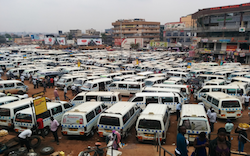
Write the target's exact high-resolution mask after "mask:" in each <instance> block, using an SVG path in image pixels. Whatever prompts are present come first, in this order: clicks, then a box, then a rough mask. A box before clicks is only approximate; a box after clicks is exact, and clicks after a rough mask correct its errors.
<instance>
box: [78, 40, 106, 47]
mask: <svg viewBox="0 0 250 156" xmlns="http://www.w3.org/2000/svg"><path fill="white" fill-rule="evenodd" d="M77 45H88V46H96V45H102V39H100V38H97V39H77Z"/></svg>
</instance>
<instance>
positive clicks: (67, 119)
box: [63, 115, 83, 124]
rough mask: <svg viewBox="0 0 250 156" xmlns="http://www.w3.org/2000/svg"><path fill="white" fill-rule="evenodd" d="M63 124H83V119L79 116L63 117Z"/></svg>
mask: <svg viewBox="0 0 250 156" xmlns="http://www.w3.org/2000/svg"><path fill="white" fill-rule="evenodd" d="M63 123H64V124H83V117H82V116H81V115H65V116H64V117H63Z"/></svg>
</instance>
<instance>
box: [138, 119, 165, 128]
mask: <svg viewBox="0 0 250 156" xmlns="http://www.w3.org/2000/svg"><path fill="white" fill-rule="evenodd" d="M138 128H144V129H161V122H160V121H159V120H146V119H141V120H140V121H139V125H138Z"/></svg>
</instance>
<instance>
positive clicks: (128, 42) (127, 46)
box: [122, 38, 143, 49]
mask: <svg viewBox="0 0 250 156" xmlns="http://www.w3.org/2000/svg"><path fill="white" fill-rule="evenodd" d="M137 43H139V47H138V48H142V47H143V38H126V39H125V40H123V41H122V47H123V49H130V48H131V44H137Z"/></svg>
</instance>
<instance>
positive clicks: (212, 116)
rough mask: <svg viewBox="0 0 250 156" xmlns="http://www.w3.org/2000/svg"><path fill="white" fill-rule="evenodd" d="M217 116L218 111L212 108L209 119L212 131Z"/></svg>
mask: <svg viewBox="0 0 250 156" xmlns="http://www.w3.org/2000/svg"><path fill="white" fill-rule="evenodd" d="M216 117H217V114H216V112H215V111H214V110H213V109H212V110H211V114H210V119H209V122H210V128H211V132H213V131H214V123H215V122H216Z"/></svg>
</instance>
